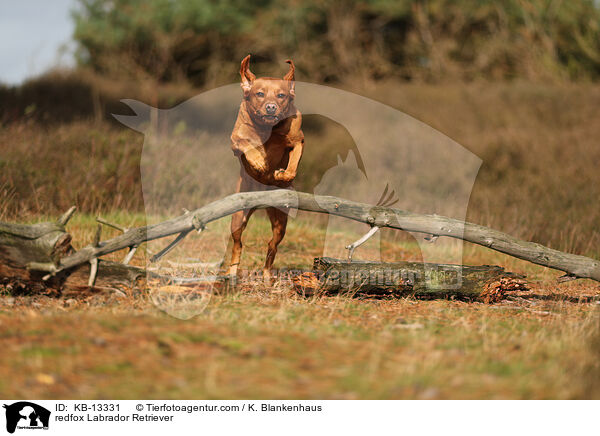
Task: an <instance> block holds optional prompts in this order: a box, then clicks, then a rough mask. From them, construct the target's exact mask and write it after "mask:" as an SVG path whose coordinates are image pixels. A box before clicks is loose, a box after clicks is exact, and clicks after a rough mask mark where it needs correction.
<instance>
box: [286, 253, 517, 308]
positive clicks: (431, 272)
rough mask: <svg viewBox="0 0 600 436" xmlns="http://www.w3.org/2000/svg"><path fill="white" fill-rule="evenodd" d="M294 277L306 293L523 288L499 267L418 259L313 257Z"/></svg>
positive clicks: (499, 292) (463, 294) (472, 294)
mask: <svg viewBox="0 0 600 436" xmlns="http://www.w3.org/2000/svg"><path fill="white" fill-rule="evenodd" d="M311 274H312V277H311V275H310V274H306V273H305V274H303V275H301V276H299V277H297V278H295V279H294V280H293V281H294V284H295V286H296V288H297V289H298V290H299V291H301V292H303V293H305V294H309V295H310V294H313V293H315V292H322V293H326V294H339V293H352V294H359V295H376V296H396V297H398V296H406V295H411V296H415V297H419V298H427V299H433V298H448V297H450V298H459V299H468V300H477V301H484V302H488V303H489V302H496V301H499V300H501V299H502V298H504V297H505V295H506V294H507V293H508V292H511V291H525V290H528V288H527V285H526V283H525V281H524V280H523V279H524V276H521V275H518V274H514V273H511V272H507V271H505V270H504V268H502V267H500V266H490V265H483V266H467V265H464V266H461V265H447V264H437V263H436V264H432V263H423V262H393V263H392V262H369V261H354V262H350V261H347V260H339V259H333V258H329V257H318V258H316V259H315V260H314V265H313V272H312V273H311Z"/></svg>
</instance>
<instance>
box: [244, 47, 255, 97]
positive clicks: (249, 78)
mask: <svg viewBox="0 0 600 436" xmlns="http://www.w3.org/2000/svg"><path fill="white" fill-rule="evenodd" d="M240 76H242V89H243V90H244V94H245V93H247V92H250V88H252V82H254V79H256V76H255V75H254V73H252V71H250V55H248V56H246V57H245V58H244V59H243V60H242V64H241V65H240Z"/></svg>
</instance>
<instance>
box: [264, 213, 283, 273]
mask: <svg viewBox="0 0 600 436" xmlns="http://www.w3.org/2000/svg"><path fill="white" fill-rule="evenodd" d="M267 215H269V219H270V220H271V229H272V230H273V237H272V238H271V240H270V241H269V248H268V250H267V258H266V260H265V267H264V269H263V277H264V278H265V279H266V280H270V278H271V268H272V267H273V262H274V261H275V255H276V254H277V246H278V245H279V243H280V242H281V241H282V240H283V237H284V236H285V229H286V227H287V220H288V214H287V212H286V211H283V210H281V209H276V208H273V207H270V208H267Z"/></svg>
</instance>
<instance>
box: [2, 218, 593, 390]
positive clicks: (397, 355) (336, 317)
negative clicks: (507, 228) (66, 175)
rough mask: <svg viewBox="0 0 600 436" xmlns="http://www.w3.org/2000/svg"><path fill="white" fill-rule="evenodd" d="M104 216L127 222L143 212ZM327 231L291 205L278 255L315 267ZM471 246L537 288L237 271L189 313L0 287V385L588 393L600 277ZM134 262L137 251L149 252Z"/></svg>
mask: <svg viewBox="0 0 600 436" xmlns="http://www.w3.org/2000/svg"><path fill="white" fill-rule="evenodd" d="M108 217H109V218H110V219H112V220H117V219H120V222H122V223H124V224H125V223H126V224H129V225H130V224H131V223H138V224H139V223H141V220H142V218H141V217H140V216H137V217H136V216H130V217H128V216H126V215H123V214H121V215H120V216H117V215H109V216H108ZM92 223H93V221H92V219H91V218H89V217H85V216H79V217H76V218H75V219H74V220H73V222H72V224H71V225H70V227H69V230H70V231H71V233H73V235H75V236H76V237H77V238H78V240H79V241H87V240H89V239H91V238H92V234H93V232H94V226H93V224H92ZM215 225H216V226H218V225H219V223H215ZM210 232H211V228H210V226H209V228H208V233H210ZM268 233H269V232H268V221H267V220H266V219H265V218H263V217H262V216H257V217H255V218H254V219H253V221H252V222H251V225H250V226H249V229H248V231H247V236H246V250H245V256H244V258H243V259H244V261H243V265H242V267H244V268H247V269H250V270H252V269H256V268H259V267H260V265H261V264H262V261H263V256H264V253H263V251H264V248H265V241H266V239H267V237H268ZM323 236H324V234H323V232H322V231H319V230H317V229H314V225H312V224H311V223H310V222H309V221H308V217H307V216H300V217H298V218H297V219H296V220H295V221H293V223H292V224H291V225H290V228H289V231H288V236H287V238H286V240H285V242H284V244H283V245H282V248H281V251H280V253H279V258H278V262H277V264H278V265H282V264H283V263H285V265H286V266H287V265H289V264H293V265H296V266H303V267H305V268H307V267H309V265H310V264H311V262H312V258H313V257H314V256H317V255H319V250H320V249H321V247H320V246H319V241H321V240H322V238H323ZM307 241H311V242H307ZM191 245H193V242H192V243H191ZM299 247H302V249H299ZM383 249H384V250H390V251H393V252H394V254H396V255H397V256H398V257H401V258H407V259H411V258H418V257H419V251H418V247H417V245H416V244H415V243H414V242H411V241H405V242H400V243H394V244H391V243H389V244H388V243H384V247H383ZM186 250H189V247H188V248H182V251H183V253H182V254H186V253H185V251H186ZM187 254H190V255H193V253H187ZM368 254H369V253H363V255H365V256H368ZM115 258H118V256H115ZM465 262H466V263H468V264H481V263H497V264H501V265H503V266H505V267H506V268H507V269H509V270H511V271H516V272H520V273H526V274H528V277H529V280H530V283H531V284H532V290H531V292H527V293H521V294H519V295H516V296H514V297H512V298H511V299H510V300H505V301H504V302H502V303H498V304H494V305H486V304H482V303H475V302H459V301H451V300H437V301H418V300H415V299H411V298H402V299H384V300H378V299H356V298H351V297H348V296H336V297H312V298H305V297H302V296H300V295H298V294H297V293H296V292H295V291H294V290H293V288H292V286H291V283H289V282H287V281H277V282H276V283H275V284H274V286H272V287H268V288H267V287H266V286H265V285H264V284H263V283H261V282H245V283H244V284H243V286H242V288H241V292H239V293H234V294H228V295H213V296H212V298H211V300H210V303H209V304H208V307H207V309H206V310H205V311H204V312H203V313H201V314H200V315H198V316H197V317H195V318H192V319H190V320H187V321H183V320H180V319H177V318H173V317H171V316H168V315H167V314H165V313H164V312H162V311H161V310H159V309H158V308H157V307H156V306H154V304H153V303H152V299H151V298H150V295H151V294H152V292H153V290H152V289H150V290H148V291H147V292H144V293H129V294H127V295H126V296H125V295H118V294H111V295H106V294H84V295H81V296H78V297H76V298H51V297H45V296H10V295H7V294H6V293H5V294H4V295H2V296H0V347H2V349H3V356H4V357H3V359H2V360H0V374H2V377H1V379H0V394H1V396H2V397H4V398H20V397H32V398H97V399H102V398H129V399H135V398H142V397H143V398H222V399H225V398H249V397H251V398H312V399H316V398H330V399H333V398H338V399H352V398H379V399H384V398H417V399H419V398H420V399H426V398H427V399H433V398H439V399H443V398H598V397H599V396H600V390H599V386H598V379H599V376H600V366H599V364H598V362H599V359H598V358H599V357H600V324H599V322H598V319H599V318H598V310H599V306H598V304H597V303H594V302H587V301H586V300H585V299H580V297H582V296H598V295H599V294H600V286H598V284H597V283H594V282H588V281H578V282H571V283H567V284H563V285H560V286H557V285H556V282H555V281H554V279H555V278H556V277H557V276H558V274H557V273H554V272H551V271H549V270H547V269H544V268H539V267H535V266H531V265H529V264H527V263H526V262H522V261H518V260H516V259H512V258H509V257H507V256H504V255H501V254H493V253H489V252H487V251H485V249H483V248H475V247H467V249H466V252H465ZM134 263H138V264H143V263H144V256H143V253H140V254H139V255H137V256H136V258H135V260H134Z"/></svg>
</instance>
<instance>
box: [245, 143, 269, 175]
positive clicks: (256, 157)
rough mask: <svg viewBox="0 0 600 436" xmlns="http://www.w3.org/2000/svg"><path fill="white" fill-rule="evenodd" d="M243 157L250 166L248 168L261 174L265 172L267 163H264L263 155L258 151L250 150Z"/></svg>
mask: <svg viewBox="0 0 600 436" xmlns="http://www.w3.org/2000/svg"><path fill="white" fill-rule="evenodd" d="M244 156H245V157H246V161H247V162H248V163H249V164H250V166H251V167H252V168H253V169H254V170H256V171H259V172H261V173H264V172H265V171H266V170H267V162H266V161H265V159H264V157H263V155H262V154H261V153H260V151H258V150H256V149H254V148H252V149H250V150H248V151H247V152H246V153H245V154H244Z"/></svg>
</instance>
